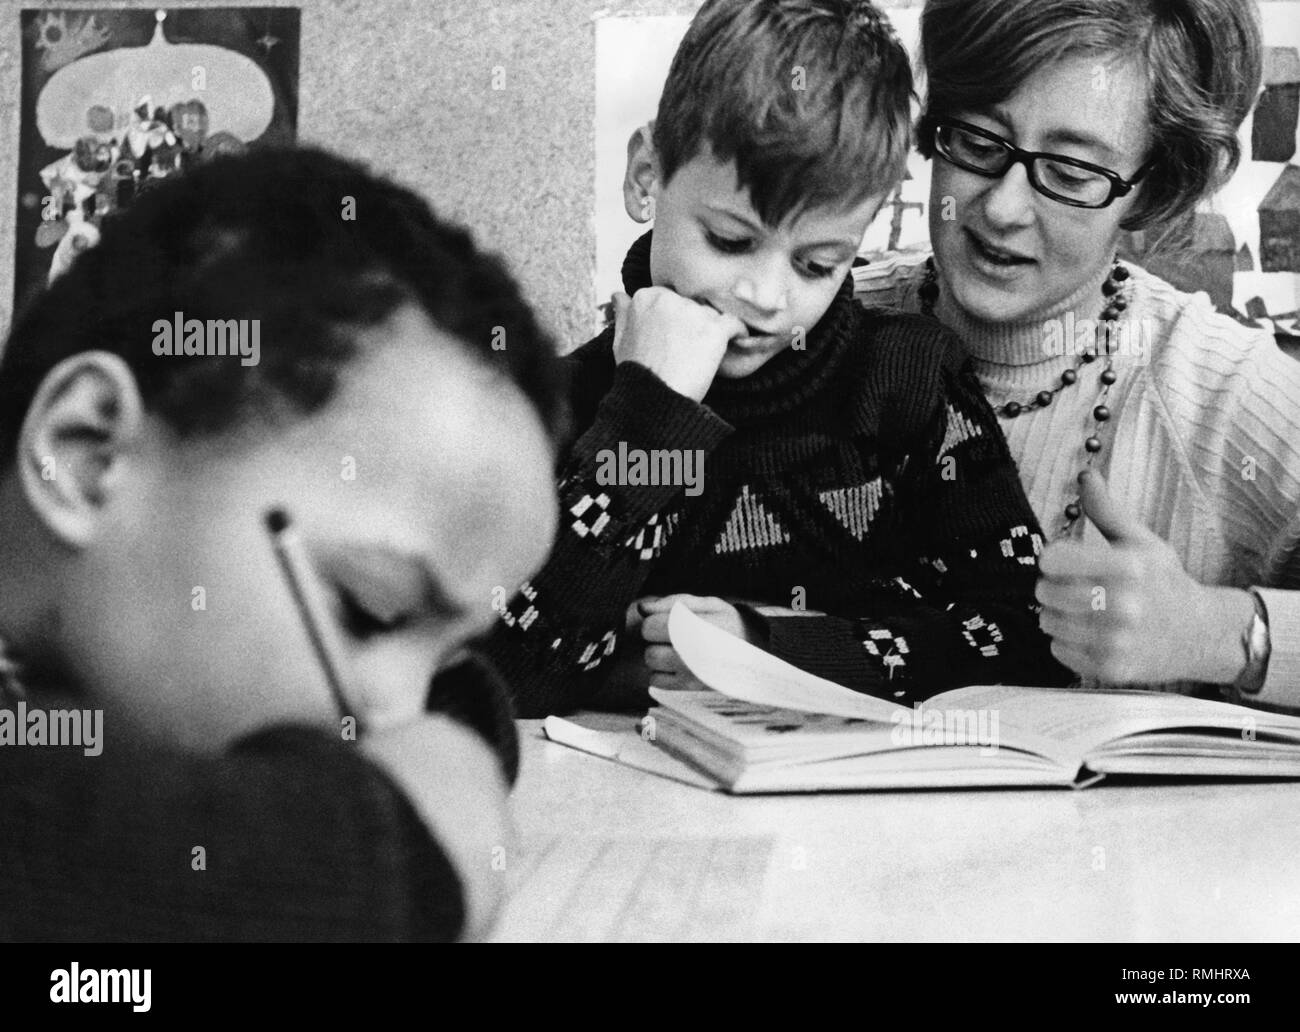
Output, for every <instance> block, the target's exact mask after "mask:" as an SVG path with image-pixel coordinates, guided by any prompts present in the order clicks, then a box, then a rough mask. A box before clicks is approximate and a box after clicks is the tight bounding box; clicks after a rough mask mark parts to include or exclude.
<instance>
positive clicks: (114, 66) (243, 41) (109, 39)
mask: <svg viewBox="0 0 1300 1032" xmlns="http://www.w3.org/2000/svg"><path fill="white" fill-rule="evenodd" d="M20 24H21V30H22V107H21V114H20V118H21V125H20V128H19V134H18V149H19V154H18V206H17V220H16V227H17V233H16V236H17V244H16V253H15V255H14V302H15V307H17V306H19V305H21V304H22V303H23V301H24V300H25V299H26V298H27V297H28V296H29V295H30V294H31V293H32V292H33V291H35V290H38V289H39V288H40V287H41V286H43V285H44V284H45V283H47V282H49V281H50V279H52V278H53V277H55V276H58V275H59V274H60V273H61V272H62V271H63V270H64V269H66V268H67V267H68V265H69V263H70V262H71V261H72V259H73V258H74V257H75V256H76V255H77V253H78V252H79V251H81V250H84V249H85V248H87V247H93V246H94V244H95V242H96V241H97V240H98V239H99V234H100V231H101V229H102V228H103V226H104V224H105V222H106V221H108V220H111V219H112V218H113V216H114V215H115V214H116V213H117V212H120V211H122V210H123V209H124V208H126V207H127V206H129V205H130V204H131V203H132V201H133V200H134V199H135V198H137V197H139V196H140V194H141V193H143V192H144V191H147V190H149V189H150V188H151V187H153V186H154V185H156V184H157V183H158V182H160V181H161V180H163V179H165V178H167V177H169V176H175V175H182V174H184V172H185V170H186V169H189V168H193V167H194V166H195V165H197V164H201V163H203V162H207V161H211V160H213V159H214V158H216V157H218V156H220V155H222V154H228V153H238V152H240V151H243V150H244V149H246V148H248V147H258V146H266V145H276V144H287V143H292V142H293V140H294V138H295V135H296V130H297V118H298V48H299V29H300V12H299V9H297V8H289V7H274V8H270V7H267V8H259V7H238V8H236V7H210V8H186V9H177V8H168V9H165V10H164V9H157V10H155V9H150V8H134V9H131V10H121V9H113V8H95V9H88V8H79V9H76V10H59V9H51V8H41V9H39V10H24V11H23V12H22V15H21V22H20Z"/></svg>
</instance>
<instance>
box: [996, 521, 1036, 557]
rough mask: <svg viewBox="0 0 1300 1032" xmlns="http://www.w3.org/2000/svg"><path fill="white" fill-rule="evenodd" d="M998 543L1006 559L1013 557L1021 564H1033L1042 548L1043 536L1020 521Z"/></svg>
mask: <svg viewBox="0 0 1300 1032" xmlns="http://www.w3.org/2000/svg"><path fill="white" fill-rule="evenodd" d="M998 545H999V547H1000V548H1001V549H1002V554H1003V555H1004V556H1006V557H1007V558H1008V559H1014V560H1015V561H1016V562H1018V563H1019V564H1020V565H1021V566H1033V565H1034V563H1035V562H1037V561H1038V554H1039V553H1040V552H1041V551H1042V550H1043V538H1042V535H1041V534H1039V533H1037V532H1036V531H1031V530H1030V529H1029V528H1028V527H1026V526H1025V525H1024V524H1023V523H1022V524H1019V525H1018V526H1015V527H1012V528H1011V532H1010V536H1008V537H1004V538H1003V539H1002V540H1001V541H999V542H998Z"/></svg>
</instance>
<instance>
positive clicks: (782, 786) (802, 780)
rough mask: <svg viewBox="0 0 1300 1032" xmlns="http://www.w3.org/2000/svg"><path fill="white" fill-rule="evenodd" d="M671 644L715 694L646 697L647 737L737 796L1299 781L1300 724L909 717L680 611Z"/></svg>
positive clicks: (971, 704) (1181, 707) (1012, 715)
mask: <svg viewBox="0 0 1300 1032" xmlns="http://www.w3.org/2000/svg"><path fill="white" fill-rule="evenodd" d="M789 619H798V617H790V618H789ZM668 632H669V636H670V637H671V639H672V643H673V646H674V647H675V648H676V650H677V653H678V655H680V656H681V658H682V660H683V661H684V662H685V663H686V665H687V666H688V667H690V669H691V672H692V673H694V674H695V676H696V677H697V678H699V680H700V681H702V682H703V683H704V684H706V685H708V686H709V687H710V688H711V689H712V690H711V691H668V690H665V689H661V688H652V689H651V695H652V696H653V697H654V699H655V701H656V702H657V703H658V705H657V706H656V707H654V708H653V709H651V711H650V713H649V714H648V716H647V718H646V735H645V737H647V738H653V740H654V741H655V742H656V743H657V744H658V745H660V746H661V747H662V748H664V749H665V750H667V751H668V752H670V753H673V754H675V755H676V756H678V757H680V758H682V759H685V760H686V761H688V762H689V763H691V764H692V765H694V766H696V767H698V768H699V769H701V770H702V771H704V772H705V773H707V774H708V775H709V776H710V777H711V778H713V779H714V780H715V781H716V782H718V784H719V785H720V786H721V787H722V788H724V789H726V790H727V791H730V792H737V793H745V792H808V791H819V790H834V789H862V788H951V787H976V786H1021V785H1075V786H1083V785H1087V784H1091V783H1092V782H1094V781H1096V780H1099V778H1100V777H1101V776H1103V775H1106V774H1154V775H1187V776H1197V777H1225V776H1226V777H1241V776H1244V777H1300V717H1292V716H1281V715H1278V714H1274V713H1267V712H1264V711H1261V710H1254V709H1248V708H1247V707H1245V706H1234V705H1231V704H1229V703H1226V702H1216V701H1212V700H1207V699H1193V698H1188V697H1186V696H1182V695H1172V694H1168V693H1163V692H1144V691H1136V690H1128V691H1083V690H1080V689H1070V688H1017V687H1013V686H1009V685H991V686H984V685H981V686H973V687H968V688H958V689H955V690H953V691H948V692H944V693H943V694H941V695H936V696H935V697H934V698H932V699H930V700H928V701H927V702H926V703H924V704H921V705H918V706H916V707H912V708H908V707H903V706H898V705H895V704H894V703H891V702H889V701H887V700H885V699H879V698H875V697H873V696H868V695H862V694H859V693H858V692H854V691H850V690H849V689H847V688H844V687H843V686H841V685H837V684H833V683H832V682H830V681H826V680H824V679H822V678H819V677H816V676H814V675H812V674H808V673H805V672H804V671H802V670H799V669H798V668H796V667H793V666H791V665H790V664H788V663H786V662H784V661H783V660H780V659H778V658H776V657H775V656H773V655H771V654H770V653H767V652H764V651H763V650H762V649H759V648H756V647H755V646H753V645H750V644H748V643H747V642H744V641H742V640H741V639H739V638H736V637H734V636H732V635H730V634H727V633H726V632H725V631H721V630H719V629H717V628H715V627H714V626H713V625H711V624H709V623H708V622H706V621H705V620H703V619H701V618H700V617H698V616H696V615H695V614H694V613H692V612H691V611H690V610H689V609H687V608H686V606H684V605H683V604H681V603H680V602H679V603H678V604H677V605H676V606H674V607H673V609H672V612H671V613H670V614H669V618H668Z"/></svg>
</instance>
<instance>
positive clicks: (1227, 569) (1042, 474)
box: [856, 259, 1300, 709]
mask: <svg viewBox="0 0 1300 1032" xmlns="http://www.w3.org/2000/svg"><path fill="white" fill-rule="evenodd" d="M918 261H919V259H918ZM1126 264H1128V263H1126ZM1128 269H1129V272H1130V274H1131V278H1132V281H1133V294H1132V298H1131V300H1130V304H1129V308H1128V312H1127V315H1128V316H1129V318H1130V320H1131V322H1130V327H1131V329H1133V330H1134V331H1135V332H1136V334H1137V335H1136V336H1135V337H1133V338H1132V340H1133V346H1131V347H1129V348H1128V349H1126V350H1125V351H1124V352H1123V353H1121V354H1119V355H1117V356H1116V358H1115V369H1116V372H1117V373H1118V374H1119V378H1118V380H1117V381H1116V384H1115V386H1114V387H1113V388H1112V390H1111V392H1110V396H1109V398H1108V400H1107V405H1108V407H1109V408H1110V410H1111V419H1110V421H1109V422H1108V423H1107V426H1106V429H1105V431H1104V432H1103V434H1102V438H1103V448H1102V451H1101V452H1100V453H1099V455H1098V457H1097V461H1096V467H1097V469H1098V470H1099V471H1100V472H1101V473H1102V474H1103V475H1104V476H1105V477H1106V478H1107V481H1108V483H1109V485H1110V489H1111V491H1112V493H1113V494H1114V495H1115V496H1116V498H1117V499H1118V500H1119V501H1120V502H1121V503H1122V504H1123V505H1125V506H1126V507H1127V508H1128V509H1129V511H1131V512H1132V513H1133V514H1134V515H1135V516H1136V517H1137V518H1138V519H1139V520H1141V521H1142V522H1143V523H1144V524H1146V526H1148V527H1150V528H1151V529H1152V530H1153V531H1155V532H1156V533H1157V534H1159V535H1160V536H1161V537H1162V538H1164V539H1165V540H1166V541H1168V542H1169V543H1170V545H1172V546H1173V548H1174V550H1175V551H1176V552H1177V554H1178V557H1179V558H1180V559H1181V560H1182V563H1183V567H1184V569H1186V570H1187V572H1188V573H1189V574H1190V575H1191V576H1192V577H1194V578H1195V579H1196V580H1198V581H1200V582H1201V583H1202V584H1214V585H1225V586H1230V587H1241V588H1245V587H1255V588H1256V589H1257V590H1258V591H1259V594H1260V596H1261V597H1262V598H1263V600H1264V603H1265V606H1266V608H1267V611H1268V618H1269V632H1270V637H1271V639H1272V650H1271V656H1270V658H1269V663H1268V670H1267V675H1266V678H1265V681H1264V686H1263V688H1262V690H1261V691H1260V693H1259V695H1258V696H1256V697H1254V699H1253V701H1256V702H1259V703H1262V704H1264V705H1268V706H1273V707H1281V708H1288V709H1293V708H1300V362H1296V361H1295V360H1294V359H1293V358H1291V357H1289V356H1288V355H1286V354H1284V353H1283V352H1282V351H1281V350H1280V349H1279V348H1278V346H1277V344H1276V342H1275V341H1274V339H1273V337H1272V335H1271V334H1270V333H1269V332H1268V331H1267V330H1264V329H1252V328H1250V327H1246V326H1242V325H1240V324H1239V323H1237V322H1235V321H1234V320H1232V319H1230V318H1228V317H1227V316H1223V315H1220V314H1218V313H1216V312H1215V311H1214V309H1213V308H1212V307H1211V305H1210V302H1209V299H1208V298H1207V297H1206V296H1205V295H1204V294H1196V295H1191V294H1185V293H1182V292H1180V291H1178V290H1176V289H1175V288H1174V287H1172V286H1170V285H1169V284H1168V283H1166V282H1165V281H1164V280H1161V279H1159V278H1158V277H1156V276H1153V275H1151V274H1150V273H1148V272H1147V271H1146V270H1144V269H1142V268H1140V267H1138V266H1136V265H1132V264H1128ZM856 271H857V278H858V296H859V298H860V300H862V301H863V302H864V303H866V304H870V305H872V306H873V307H876V306H892V307H897V308H901V309H903V310H906V311H917V310H919V299H918V298H917V293H916V288H917V286H918V285H919V283H920V281H921V268H920V266H919V264H916V263H914V262H903V261H899V262H897V263H890V262H886V263H881V265H880V266H879V268H875V269H873V268H864V269H860V270H856ZM1100 290H1101V283H1100V282H1096V283H1089V284H1085V285H1083V286H1082V287H1081V288H1080V290H1079V291H1078V292H1077V293H1076V294H1075V295H1074V296H1073V297H1071V298H1067V299H1066V300H1065V301H1064V302H1063V303H1062V304H1060V305H1058V306H1057V307H1056V309H1055V310H1053V311H1051V312H1044V313H1041V314H1040V315H1038V316H1037V317H1035V318H1034V319H1032V320H1029V321H1027V322H1025V323H1022V324H1010V325H1008V324H1001V325H990V324H987V323H981V322H976V321H974V320H972V319H970V318H969V317H967V316H966V315H965V314H964V313H962V312H960V311H958V310H956V309H955V307H954V306H952V305H951V304H950V303H949V299H948V298H947V297H946V295H945V294H944V293H942V292H941V294H940V298H939V304H938V305H937V306H936V309H935V314H936V315H937V316H938V317H939V319H940V320H941V321H942V322H943V323H944V324H945V325H947V326H948V327H950V328H951V329H953V330H955V331H956V332H957V333H958V335H959V336H960V337H961V338H962V340H963V341H964V342H965V344H966V347H967V348H968V349H969V350H970V351H971V352H972V354H973V356H974V359H975V371H976V373H977V375H978V376H979V379H980V383H981V385H982V386H983V388H984V390H985V393H986V395H987V396H988V398H989V401H990V402H992V403H993V404H995V405H1001V404H1003V403H1005V402H1006V401H1009V400H1012V399H1015V400H1024V399H1026V398H1032V397H1033V396H1034V394H1035V393H1036V392H1037V391H1039V390H1041V389H1042V388H1044V387H1046V386H1050V385H1051V384H1053V383H1055V382H1057V380H1058V378H1059V376H1060V372H1061V370H1062V369H1063V368H1065V367H1066V366H1068V365H1071V364H1072V363H1073V361H1074V360H1073V358H1072V357H1070V356H1051V355H1046V354H1044V351H1043V334H1044V329H1043V327H1044V322H1045V321H1046V320H1048V319H1051V318H1053V317H1058V318H1060V317H1063V316H1064V314H1065V313H1067V312H1071V311H1073V312H1075V315H1076V319H1082V318H1088V319H1095V318H1097V315H1098V312H1099V310H1100V308H1101V303H1102V302H1101V293H1100ZM1100 366H1101V363H1100V362H1097V363H1093V365H1092V366H1088V367H1085V368H1084V369H1083V370H1082V371H1081V373H1080V376H1079V382H1078V384H1077V385H1076V386H1074V387H1071V388H1070V389H1068V390H1065V391H1062V392H1061V393H1060V394H1059V395H1058V396H1057V397H1056V399H1055V400H1054V401H1053V402H1052V404H1051V405H1050V406H1048V407H1047V408H1045V409H1038V410H1035V411H1033V412H1030V413H1027V414H1022V415H1020V416H1018V417H1017V418H1015V419H1012V420H1007V421H1005V422H1004V423H1003V430H1004V431H1005V432H1006V435H1007V440H1008V443H1009V446H1010V448H1011V453H1012V455H1014V456H1015V459H1016V462H1017V464H1018V465H1019V468H1020V473H1021V476H1022V479H1023V480H1024V484H1025V489H1026V491H1027V493H1028V495H1029V499H1030V502H1031V503H1032V504H1033V506H1034V510H1035V512H1036V513H1037V514H1038V516H1039V519H1040V520H1042V522H1043V526H1044V527H1045V528H1046V530H1047V532H1048V534H1049V536H1051V535H1052V534H1055V533H1056V532H1057V530H1058V528H1059V527H1060V524H1061V512H1062V510H1063V509H1064V507H1065V504H1066V502H1068V501H1069V500H1070V498H1071V497H1072V496H1073V494H1074V493H1075V487H1076V484H1075V475H1076V474H1077V473H1078V471H1079V469H1081V468H1082V466H1083V461H1084V458H1085V454H1084V451H1083V440H1084V438H1085V437H1087V436H1088V433H1089V432H1091V428H1092V426H1093V425H1094V422H1093V419H1092V409H1093V406H1094V405H1096V403H1097V397H1098V393H1099V385H1098V382H1097V377H1098V375H1099V374H1100V368H1099V367H1100ZM1074 536H1076V537H1081V538H1082V539H1084V540H1087V541H1090V542H1100V541H1101V540H1102V538H1101V535H1100V533H1099V532H1098V531H1097V529H1096V528H1095V527H1093V526H1092V525H1091V524H1090V523H1088V522H1087V521H1086V520H1080V521H1079V522H1078V524H1076V526H1075V528H1074ZM1170 618H1171V619H1176V615H1174V614H1171V616H1170ZM1163 687H1168V688H1174V689H1179V690H1188V689H1190V688H1192V687H1193V686H1191V685H1188V684H1171V685H1167V686H1163ZM1243 701H1252V700H1251V699H1249V698H1248V699H1245V700H1243Z"/></svg>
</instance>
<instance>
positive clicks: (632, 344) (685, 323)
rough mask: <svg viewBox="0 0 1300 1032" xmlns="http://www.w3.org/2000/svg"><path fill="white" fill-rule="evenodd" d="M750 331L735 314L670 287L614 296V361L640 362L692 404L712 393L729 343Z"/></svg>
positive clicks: (649, 288)
mask: <svg viewBox="0 0 1300 1032" xmlns="http://www.w3.org/2000/svg"><path fill="white" fill-rule="evenodd" d="M748 332H749V331H748V329H747V328H746V327H745V324H744V323H743V322H741V321H740V320H739V319H737V318H736V317H735V316H734V315H724V314H723V313H721V312H719V311H717V310H716V309H714V308H710V307H709V306H708V305H702V304H700V303H699V302H697V301H692V300H690V299H689V298H685V297H682V296H681V295H680V294H677V293H675V292H673V291H671V290H669V289H668V288H667V287H645V288H643V289H641V290H638V291H637V292H636V297H628V296H627V295H626V294H624V293H623V292H622V291H620V292H619V293H617V294H615V295H614V361H615V363H618V364H621V363H623V362H639V363H640V364H641V365H643V366H645V367H646V368H647V369H649V370H650V372H652V373H654V374H655V376H657V377H659V379H661V380H663V382H664V383H666V384H667V385H668V386H669V387H671V388H672V389H673V390H675V391H676V392H677V393H678V394H683V395H685V396H686V397H688V398H690V399H691V400H692V401H700V400H701V399H703V397H704V395H705V394H707V393H708V390H709V385H710V384H711V383H713V377H714V375H715V374H716V373H717V371H718V366H719V365H720V364H721V362H722V357H723V356H724V355H725V354H726V353H727V344H728V343H729V342H730V341H731V340H732V339H733V338H735V337H743V336H744V335H745V334H746V333H748Z"/></svg>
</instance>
